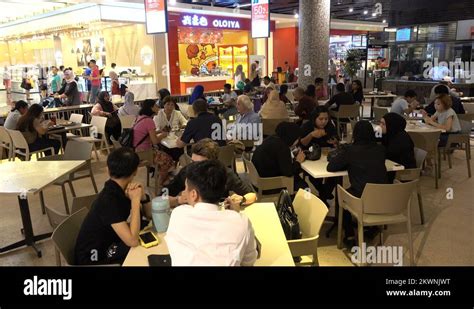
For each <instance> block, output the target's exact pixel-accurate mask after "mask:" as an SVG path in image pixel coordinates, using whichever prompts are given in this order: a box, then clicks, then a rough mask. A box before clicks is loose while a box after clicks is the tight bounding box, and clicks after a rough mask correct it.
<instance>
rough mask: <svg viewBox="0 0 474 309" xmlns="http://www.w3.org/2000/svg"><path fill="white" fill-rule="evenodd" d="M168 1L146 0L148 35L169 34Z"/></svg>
mask: <svg viewBox="0 0 474 309" xmlns="http://www.w3.org/2000/svg"><path fill="white" fill-rule="evenodd" d="M166 2H167V0H145V20H146V32H147V33H148V34H155V33H166V32H168V12H167V11H168V9H167V5H166Z"/></svg>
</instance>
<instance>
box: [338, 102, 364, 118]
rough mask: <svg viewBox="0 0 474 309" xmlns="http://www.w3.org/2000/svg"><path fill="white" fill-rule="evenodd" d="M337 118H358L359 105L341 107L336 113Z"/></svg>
mask: <svg viewBox="0 0 474 309" xmlns="http://www.w3.org/2000/svg"><path fill="white" fill-rule="evenodd" d="M336 116H337V118H359V116H360V105H359V104H352V105H341V106H339V111H338V112H337V113H336Z"/></svg>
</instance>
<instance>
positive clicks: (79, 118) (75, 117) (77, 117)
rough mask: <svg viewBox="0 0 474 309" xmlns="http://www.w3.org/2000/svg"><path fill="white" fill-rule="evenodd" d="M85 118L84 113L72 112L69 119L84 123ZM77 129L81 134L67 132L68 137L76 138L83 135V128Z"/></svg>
mask: <svg viewBox="0 0 474 309" xmlns="http://www.w3.org/2000/svg"><path fill="white" fill-rule="evenodd" d="M83 118H84V115H82V114H74V113H72V114H71V115H70V116H69V121H71V122H74V123H76V124H80V123H82V119H83ZM76 131H78V133H79V135H76V134H73V133H70V132H67V133H66V136H67V138H76V137H78V136H82V130H76Z"/></svg>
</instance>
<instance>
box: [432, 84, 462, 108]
mask: <svg viewBox="0 0 474 309" xmlns="http://www.w3.org/2000/svg"><path fill="white" fill-rule="evenodd" d="M434 93H435V95H436V96H439V95H442V94H447V95H449V96H451V100H452V101H453V105H452V106H451V108H452V109H453V110H454V111H455V112H456V114H465V113H466V111H465V110H464V106H463V105H462V102H461V99H459V98H458V97H455V96H453V95H451V94H450V93H449V88H448V86H446V85H442V84H441V85H438V86H436V87H435V88H434ZM435 101H436V100H433V102H431V103H430V104H429V105H428V106H427V107H425V111H426V112H427V113H428V115H434V114H435V113H436V109H435V107H434V104H435Z"/></svg>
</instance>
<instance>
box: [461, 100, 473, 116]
mask: <svg viewBox="0 0 474 309" xmlns="http://www.w3.org/2000/svg"><path fill="white" fill-rule="evenodd" d="M462 106H463V107H464V110H465V111H466V112H467V113H469V114H474V103H464V104H463V105H462Z"/></svg>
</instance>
